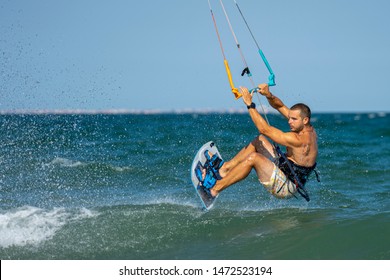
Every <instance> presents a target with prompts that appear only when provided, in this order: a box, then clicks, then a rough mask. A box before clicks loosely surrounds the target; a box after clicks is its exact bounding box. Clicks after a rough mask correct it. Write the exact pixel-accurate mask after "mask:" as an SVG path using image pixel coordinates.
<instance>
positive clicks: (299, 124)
mask: <svg viewBox="0 0 390 280" xmlns="http://www.w3.org/2000/svg"><path fill="white" fill-rule="evenodd" d="M310 118H311V111H310V108H309V106H307V105H305V104H303V103H298V104H295V105H294V106H292V107H291V108H290V113H289V116H288V124H289V125H290V128H291V131H295V132H299V131H301V130H302V129H303V127H304V126H305V125H310Z"/></svg>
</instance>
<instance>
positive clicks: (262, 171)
mask: <svg viewBox="0 0 390 280" xmlns="http://www.w3.org/2000/svg"><path fill="white" fill-rule="evenodd" d="M240 89H241V93H242V98H243V101H244V103H245V104H246V105H247V107H248V111H249V114H250V116H251V118H252V121H253V123H254V124H255V126H256V127H257V129H258V130H259V132H260V135H259V136H258V137H256V138H255V139H254V140H253V141H252V142H251V143H250V144H248V145H247V146H246V147H244V148H243V149H242V150H241V151H240V152H239V153H238V154H237V155H236V156H235V157H234V158H233V159H232V160H230V161H227V162H225V163H223V164H222V166H221V167H220V168H219V170H218V171H219V175H220V178H221V177H222V179H221V180H217V181H216V183H215V185H214V186H213V187H211V188H209V189H207V190H206V192H207V193H208V195H209V196H211V197H210V199H214V198H215V197H216V196H217V195H218V194H219V193H220V192H221V191H222V190H224V189H226V188H227V187H229V186H231V185H233V184H235V183H237V182H239V181H241V180H243V179H244V178H246V177H247V176H248V175H249V173H250V172H251V170H252V168H254V169H255V170H256V173H257V176H258V178H259V181H260V182H261V184H263V186H264V187H265V188H266V189H267V190H268V191H269V192H270V193H271V194H272V195H274V196H275V197H277V198H290V197H292V196H294V195H295V193H296V192H297V191H299V190H298V189H297V184H296V182H297V180H296V179H297V177H298V180H299V182H300V184H301V185H302V187H303V185H304V184H305V182H306V180H307V177H308V176H309V175H310V173H311V172H312V171H313V170H314V168H315V165H316V159H317V153H318V147H317V134H316V132H315V130H314V128H313V126H312V125H311V123H310V117H311V112H310V109H309V107H308V106H306V105H304V104H301V103H299V104H296V105H294V106H292V107H291V108H290V109H289V108H287V107H286V106H285V105H284V104H283V102H282V101H281V100H280V99H279V98H277V97H276V96H274V95H272V93H271V92H270V91H269V88H268V85H267V84H261V85H259V87H258V91H259V92H260V93H261V94H262V95H264V96H265V97H266V98H267V100H268V102H269V104H270V105H271V106H272V107H273V108H275V109H276V110H278V111H279V112H280V113H281V114H282V115H283V116H285V117H286V118H287V119H288V123H289V125H290V129H291V131H290V132H283V131H281V130H279V129H277V128H275V127H273V126H270V125H268V123H267V122H266V121H265V120H264V118H263V117H262V116H261V115H260V114H259V113H258V111H257V110H256V109H255V104H254V103H253V102H252V94H253V93H249V91H248V89H247V88H244V87H241V88H240ZM267 138H269V139H271V140H272V141H273V142H275V143H278V144H280V145H283V146H286V148H287V153H286V154H285V155H284V156H282V157H281V156H280V155H279V156H278V154H277V152H276V150H275V147H274V146H273V145H272V144H271V143H270V141H269V140H268V139H267ZM286 160H287V161H288V162H289V163H287V162H286ZM289 166H290V168H289ZM291 169H294V171H291ZM294 173H295V175H294ZM300 193H301V192H300ZM303 196H304V195H303ZM306 200H307V201H309V199H308V198H306Z"/></svg>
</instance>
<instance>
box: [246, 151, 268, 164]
mask: <svg viewBox="0 0 390 280" xmlns="http://www.w3.org/2000/svg"><path fill="white" fill-rule="evenodd" d="M266 159H267V158H266V157H265V156H263V155H262V154H259V153H257V152H253V153H250V154H249V155H248V157H247V159H246V161H247V162H248V164H250V165H252V166H254V165H255V164H259V163H261V162H262V161H264V160H266Z"/></svg>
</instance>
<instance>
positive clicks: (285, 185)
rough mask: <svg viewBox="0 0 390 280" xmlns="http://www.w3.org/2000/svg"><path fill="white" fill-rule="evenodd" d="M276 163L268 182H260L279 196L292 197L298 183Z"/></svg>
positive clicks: (274, 194)
mask: <svg viewBox="0 0 390 280" xmlns="http://www.w3.org/2000/svg"><path fill="white" fill-rule="evenodd" d="M273 164H274V170H273V172H272V175H271V178H270V180H269V181H268V182H261V181H260V183H261V184H262V185H263V186H264V187H265V188H266V189H267V191H269V192H270V193H271V194H272V195H273V196H275V197H277V198H291V197H292V196H294V194H295V193H296V192H297V187H296V185H295V184H294V183H293V182H292V181H290V180H289V179H288V178H287V176H286V175H285V174H284V173H283V171H282V170H280V169H279V167H277V166H276V165H275V163H273Z"/></svg>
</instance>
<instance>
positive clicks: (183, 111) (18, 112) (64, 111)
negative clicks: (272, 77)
mask: <svg viewBox="0 0 390 280" xmlns="http://www.w3.org/2000/svg"><path fill="white" fill-rule="evenodd" d="M258 111H260V110H258ZM261 111H262V110H261ZM264 112H265V113H266V114H277V112H276V111H274V110H269V109H268V108H264ZM264 112H259V113H264ZM245 113H247V109H245V108H240V109H236V108H228V109H207V108H205V109H189V108H187V109H11V110H0V115H77V114H79V115H159V114H178V115H180V114H245ZM316 113H317V112H312V114H316ZM318 113H320V114H370V113H376V114H380V115H382V114H384V115H386V114H389V113H390V111H383V110H378V111H374V110H373V111H371V110H367V111H358V110H356V111H352V110H351V111H347V110H345V111H318Z"/></svg>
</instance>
